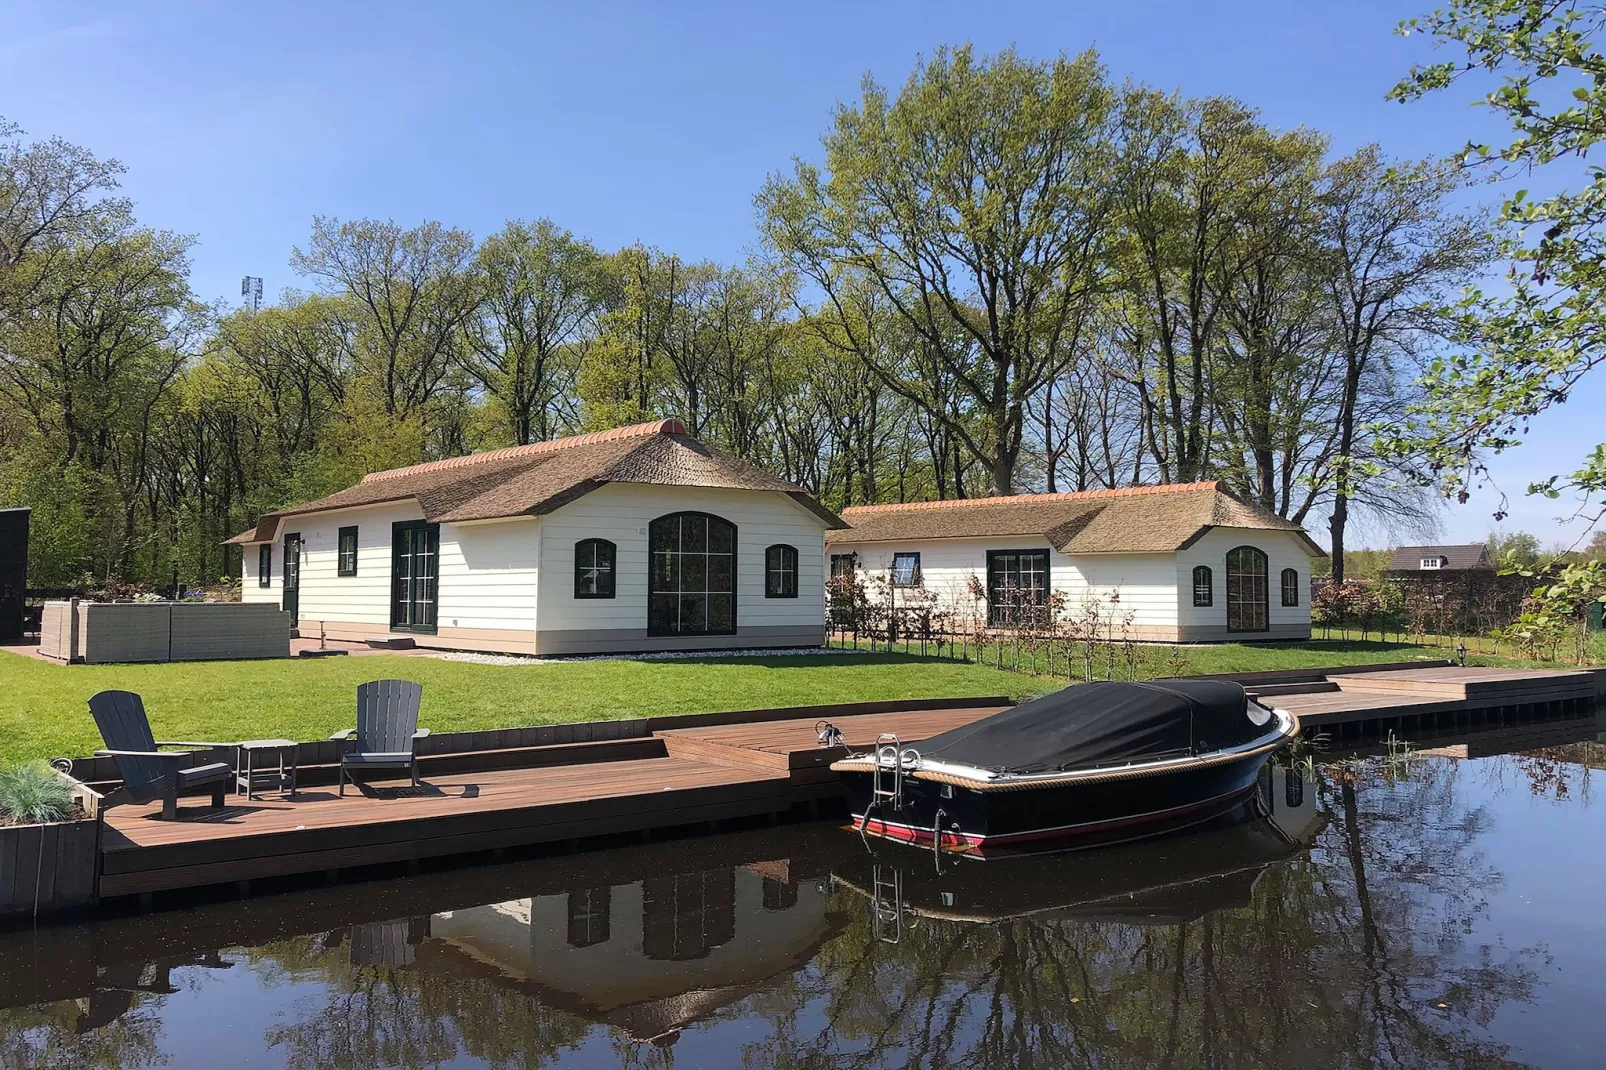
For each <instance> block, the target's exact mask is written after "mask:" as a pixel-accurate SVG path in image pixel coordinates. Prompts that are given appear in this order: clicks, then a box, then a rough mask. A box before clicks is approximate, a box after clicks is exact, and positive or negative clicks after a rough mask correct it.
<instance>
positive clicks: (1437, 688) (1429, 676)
mask: <svg viewBox="0 0 1606 1070" xmlns="http://www.w3.org/2000/svg"><path fill="white" fill-rule="evenodd" d="M1598 688H1599V684H1598V683H1597V675H1596V674H1595V673H1593V672H1586V671H1579V672H1559V671H1554V670H1544V669H1497V668H1461V667H1457V666H1435V667H1432V668H1421V669H1391V670H1388V671H1382V672H1365V673H1328V674H1326V675H1325V676H1324V678H1323V679H1320V680H1313V681H1306V682H1304V683H1284V684H1276V685H1273V686H1270V687H1267V688H1265V690H1264V691H1263V692H1261V694H1262V695H1263V701H1265V702H1268V703H1270V704H1271V705H1275V706H1281V707H1282V708H1283V709H1286V710H1289V711H1291V712H1293V713H1295V714H1298V715H1299V719H1300V723H1301V724H1303V725H1304V726H1305V727H1307V728H1318V727H1322V726H1326V725H1352V724H1362V723H1369V722H1384V721H1390V720H1404V719H1407V718H1416V719H1419V720H1418V721H1417V722H1416V723H1421V722H1420V719H1423V718H1430V717H1437V716H1442V715H1449V716H1450V717H1452V718H1454V717H1456V716H1460V715H1466V716H1470V715H1473V714H1479V713H1487V712H1489V711H1502V710H1522V709H1528V708H1533V707H1544V708H1550V707H1555V708H1557V709H1560V710H1566V709H1571V708H1573V707H1581V706H1583V705H1585V704H1592V703H1594V702H1595V701H1596V699H1597V697H1598V694H1599V691H1598ZM1250 690H1251V691H1252V692H1254V691H1256V688H1255V687H1254V686H1253V685H1250Z"/></svg>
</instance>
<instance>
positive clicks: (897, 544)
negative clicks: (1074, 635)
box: [826, 481, 1326, 642]
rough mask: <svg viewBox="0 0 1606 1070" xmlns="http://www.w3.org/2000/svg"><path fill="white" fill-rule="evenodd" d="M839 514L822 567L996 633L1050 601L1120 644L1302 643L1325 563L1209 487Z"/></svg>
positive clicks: (1293, 527) (1300, 533)
mask: <svg viewBox="0 0 1606 1070" xmlns="http://www.w3.org/2000/svg"><path fill="white" fill-rule="evenodd" d="M842 519H843V520H845V521H846V522H847V524H848V526H847V527H845V528H838V529H832V530H830V531H828V532H827V533H826V543H827V548H828V551H829V553H830V560H831V565H830V567H831V571H832V573H833V574H834V575H838V576H841V575H853V576H854V577H856V578H857V579H858V580H859V581H860V583H861V584H862V585H863V588H864V589H865V590H868V591H871V592H873V593H876V596H877V597H880V598H885V599H888V600H896V599H897V597H898V595H899V592H900V591H902V592H905V597H908V595H911V594H914V593H915V592H916V591H918V592H919V593H920V595H921V597H922V598H924V599H926V600H928V601H930V602H932V603H933V604H935V605H938V606H941V607H942V608H944V609H945V610H947V611H949V612H953V613H956V614H958V615H959V616H961V617H964V616H965V614H967V613H974V614H976V615H981V614H985V617H986V623H987V624H988V625H990V626H994V627H1001V626H1008V625H1009V624H1011V623H1012V622H1015V621H1018V620H1020V619H1022V617H1023V615H1026V614H1030V613H1031V612H1032V610H1033V607H1040V606H1043V605H1045V604H1047V603H1049V601H1050V599H1051V598H1052V597H1053V596H1055V595H1058V596H1059V597H1060V598H1061V599H1062V600H1063V603H1064V605H1063V607H1062V609H1061V614H1062V616H1068V617H1071V618H1076V617H1078V615H1079V614H1081V613H1082V612H1083V611H1084V610H1085V608H1086V607H1087V606H1088V605H1089V604H1090V603H1091V604H1094V605H1096V606H1097V607H1098V611H1099V613H1100V614H1101V619H1103V620H1105V621H1106V622H1108V624H1109V626H1110V633H1111V634H1113V635H1114V636H1115V637H1116V638H1121V637H1122V636H1126V637H1129V638H1132V639H1135V640H1144V641H1153V642H1210V641H1219V640H1226V639H1268V638H1270V639H1305V638H1309V636H1310V572H1311V560H1312V559H1313V558H1317V557H1325V556H1326V554H1325V553H1324V552H1323V550H1322V549H1321V547H1320V546H1317V545H1316V544H1315V543H1314V542H1312V541H1311V539H1310V536H1309V535H1307V534H1306V533H1305V530H1304V529H1303V528H1301V527H1300V526H1299V525H1298V524H1295V523H1293V522H1292V521H1289V520H1285V519H1284V518H1282V517H1280V516H1278V515H1276V514H1275V513H1273V512H1271V511H1270V510H1267V509H1263V508H1261V507H1260V506H1257V505H1254V504H1252V503H1249V502H1245V501H1243V500H1242V499H1240V498H1238V497H1236V496H1235V495H1233V494H1232V493H1231V492H1230V491H1228V490H1227V489H1226V487H1225V486H1224V485H1223V484H1221V483H1220V482H1216V481H1210V482H1203V483H1185V484H1168V485H1162V486H1153V487H1129V488H1122V489H1116V490H1094V491H1082V492H1073V493H1066V494H1020V495H1014V496H1011V497H997V498H966V499H959V500H950V501H938V502H919V503H909V504H904V505H872V506H859V507H854V508H850V509H844V510H843V511H842ZM978 590H979V591H980V592H981V593H982V595H983V597H982V599H980V600H978V599H976V598H975V597H974V595H975V593H976V592H977V591H978ZM882 591H884V592H885V593H884V594H882V593H880V592H882Z"/></svg>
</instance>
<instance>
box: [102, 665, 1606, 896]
mask: <svg viewBox="0 0 1606 1070" xmlns="http://www.w3.org/2000/svg"><path fill="white" fill-rule="evenodd" d="M1236 679H1238V680H1239V681H1240V682H1242V683H1243V684H1244V686H1245V687H1246V689H1248V690H1249V691H1250V692H1251V693H1252V694H1256V695H1258V696H1259V697H1260V698H1261V701H1263V702H1266V703H1268V704H1272V705H1277V706H1281V707H1283V708H1285V709H1288V710H1290V711H1292V712H1294V713H1296V714H1297V715H1298V716H1299V717H1300V719H1301V721H1302V723H1303V724H1304V725H1305V726H1306V727H1307V728H1309V729H1312V730H1317V731H1321V732H1324V733H1327V734H1329V735H1334V736H1357V735H1363V734H1367V733H1370V734H1372V735H1374V736H1375V735H1382V734H1383V733H1384V732H1386V731H1395V732H1398V733H1400V734H1402V735H1403V736H1404V737H1405V738H1425V737H1427V736H1431V735H1433V734H1434V733H1435V731H1443V730H1445V729H1452V730H1453V729H1457V728H1463V729H1464V728H1471V727H1482V726H1489V727H1496V726H1504V725H1516V724H1526V723H1532V722H1537V721H1545V720H1552V719H1563V718H1576V717H1580V716H1584V715H1586V714H1587V715H1589V716H1593V711H1594V710H1595V708H1596V703H1597V700H1598V697H1599V691H1600V683H1599V681H1601V680H1602V679H1606V677H1602V676H1599V675H1597V674H1596V673H1593V672H1539V671H1534V670H1507V669H1468V668H1458V667H1455V666H1452V665H1450V664H1448V663H1441V664H1429V665H1426V666H1423V665H1403V666H1402V665H1395V666H1361V667H1355V666H1350V667H1346V668H1344V669H1332V670H1320V669H1318V670H1285V671H1280V672H1274V673H1255V674H1245V675H1242V676H1239V677H1236ZM1002 701H1003V700H1001V699H986V700H946V701H930V700H928V701H923V702H910V703H908V704H907V705H908V707H909V708H900V707H899V706H898V704H896V703H878V704H873V705H866V704H861V705H859V706H842V707H821V708H816V709H806V710H805V709H796V710H784V711H749V712H748V713H746V714H740V715H738V714H710V715H703V716H688V717H677V718H671V719H662V720H660V721H657V722H641V723H640V725H641V727H640V730H639V731H637V730H635V729H632V730H631V731H630V733H629V734H626V732H625V731H624V730H623V729H620V728H619V726H618V725H614V726H611V727H610V728H609V729H608V730H607V731H604V730H603V728H602V726H600V725H599V726H584V725H576V726H566V727H564V728H563V730H562V734H561V735H558V734H555V732H554V730H553V729H552V728H550V727H548V728H544V729H540V730H539V732H540V733H541V734H540V735H532V733H535V732H537V731H538V730H535V729H508V730H504V731H498V732H492V733H478V734H475V735H477V736H484V737H485V738H484V739H483V740H476V741H475V742H478V743H480V744H481V745H480V746H478V747H474V746H465V747H464V749H463V750H461V751H458V752H455V753H450V752H449V753H441V752H439V751H437V752H436V753H432V754H429V755H427V756H426V757H425V758H424V760H423V761H422V762H421V765H422V772H423V778H424V784H423V785H422V786H420V787H416V788H415V787H411V786H409V785H407V784H405V783H402V782H378V783H376V784H372V785H368V786H365V787H362V788H360V789H348V793H347V795H346V797H344V798H341V797H338V796H337V794H336V791H335V789H334V787H333V786H331V785H330V780H331V779H332V767H329V766H324V765H319V764H316V762H315V763H314V764H312V765H311V766H305V765H304V768H303V772H304V774H305V776H304V778H303V781H302V785H303V786H302V790H301V791H300V792H299V793H298V794H297V796H296V797H295V798H294V799H281V798H279V797H278V796H277V794H269V795H268V796H266V797H262V798H258V799H256V800H253V801H246V800H244V799H240V798H238V797H236V798H235V799H234V801H233V803H232V805H229V806H226V807H223V808H222V809H217V810H214V809H212V808H211V807H210V806H208V805H205V802H204V801H203V800H202V799H199V798H196V799H185V800H182V803H181V806H180V820H178V821H163V820H160V819H159V817H158V816H157V815H158V811H159V807H158V806H156V805H149V806H121V807H114V808H112V809H110V810H108V811H107V812H106V814H105V817H104V821H105V825H104V830H103V835H102V847H101V865H100V871H99V874H98V890H99V894H100V896H101V897H103V898H106V897H118V896H128V895H144V894H148V893H156V892H167V891H172V890H175V889H183V888H194V887H201V886H206V885H217V884H226V883H232V882H240V883H241V884H242V886H246V885H248V884H249V882H251V881H256V880H260V879H264V878H276V877H282V876H287V875H294V874H310V873H331V872H335V871H342V870H352V869H356V868H360V867H364V866H371V865H379V864H393V863H411V862H416V861H417V860H420V859H426V858H438V857H442V856H448V855H468V854H475V853H478V852H487V853H489V854H490V855H491V856H492V857H495V856H496V853H497V852H500V851H502V850H504V849H511V848H520V847H526V846H531V845H538V844H548V843H562V842H566V841H582V840H587V839H592V838H595V837H601V836H610V835H617V834H622V833H635V834H647V833H650V832H651V831H652V830H655V829H666V828H672V827H687V826H702V827H711V826H712V825H713V823H716V822H720V821H725V820H727V819H753V818H759V819H762V818H764V817H766V816H775V815H780V814H784V813H787V812H789V811H791V810H792V809H793V808H795V807H798V806H808V807H812V806H816V805H818V804H820V803H824V802H834V801H837V800H839V799H840V798H841V797H842V788H841V784H840V781H839V779H838V778H837V777H836V775H835V774H833V773H832V772H831V771H830V768H829V766H830V764H831V762H833V761H835V760H836V759H837V758H839V757H841V756H843V755H844V754H845V753H846V752H847V751H848V750H850V749H864V748H867V747H869V746H870V745H872V744H873V743H874V741H875V739H876V737H877V736H878V735H880V734H882V733H893V734H895V735H897V736H898V737H899V740H900V741H901V742H903V743H912V744H917V743H918V742H919V741H921V740H923V739H927V738H929V737H931V736H933V735H936V734H938V733H940V732H945V731H948V730H949V729H952V728H957V727H960V726H962V725H965V724H969V723H972V722H974V721H976V720H979V719H981V718H983V717H987V716H990V715H992V714H994V713H996V712H998V711H999V710H1000V709H1003V708H1005V707H1004V706H1002V705H1001V704H1000V703H1001V702H1002ZM821 719H828V720H830V721H831V722H832V723H833V724H835V725H836V726H837V727H838V728H840V729H841V730H842V731H843V733H844V736H845V744H846V745H845V746H844V747H830V748H826V747H821V746H819V744H818V741H817V739H816V725H817V722H818V721H819V720H821ZM531 738H536V739H543V740H552V739H555V740H557V742H548V743H542V744H540V745H535V746H524V745H520V743H521V742H523V741H526V740H529V739H531ZM305 746H307V747H308V748H315V747H322V746H324V744H307V745H305ZM435 746H436V747H437V748H439V747H440V746H441V744H440V743H439V742H437V743H436V744H435ZM311 753H312V754H313V755H315V756H316V755H321V754H322V752H321V751H312V752H311Z"/></svg>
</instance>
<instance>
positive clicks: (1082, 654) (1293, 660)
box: [859, 639, 1570, 680]
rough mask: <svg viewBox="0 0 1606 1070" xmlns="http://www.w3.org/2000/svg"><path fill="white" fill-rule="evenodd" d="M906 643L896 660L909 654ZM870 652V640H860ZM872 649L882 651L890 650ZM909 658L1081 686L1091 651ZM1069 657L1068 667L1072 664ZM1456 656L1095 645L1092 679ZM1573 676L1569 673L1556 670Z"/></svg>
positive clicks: (1415, 646)
mask: <svg viewBox="0 0 1606 1070" xmlns="http://www.w3.org/2000/svg"><path fill="white" fill-rule="evenodd" d="M904 645H905V644H904V642H903V640H899V641H898V642H897V643H896V644H895V645H894V652H896V653H903V652H904ZM859 647H860V649H865V650H868V649H870V648H871V644H870V642H869V641H868V640H860V642H859ZM875 649H877V650H884V649H885V644H876V646H875ZM908 653H910V654H912V655H921V654H924V655H926V656H927V657H928V658H930V659H932V660H941V661H949V660H960V661H962V662H969V663H973V664H977V665H985V666H989V667H993V668H1002V669H1004V670H1006V671H1018V672H1020V673H1022V674H1026V675H1030V676H1032V677H1034V678H1041V677H1045V676H1051V677H1057V678H1059V679H1061V680H1065V679H1072V678H1075V679H1081V678H1083V677H1084V676H1086V675H1087V669H1088V664H1089V662H1088V655H1089V651H1088V649H1087V647H1086V645H1085V644H1083V643H1072V644H1070V645H1069V648H1067V645H1066V644H1065V643H1064V642H1063V641H1058V640H1056V641H1055V642H1054V643H1053V644H1052V646H1051V647H1050V646H1049V645H1046V644H1042V643H1038V644H1035V645H1034V644H1032V643H1029V642H1020V643H1016V642H1010V641H1006V642H1002V643H988V644H985V645H983V646H981V647H980V648H978V647H975V646H972V645H969V644H965V645H962V646H953V647H950V646H948V645H946V644H944V645H943V646H942V647H941V648H940V650H939V648H938V646H937V644H935V643H928V644H927V645H926V646H925V647H924V649H922V647H921V644H920V641H919V640H918V639H916V640H913V641H911V642H910V643H909V650H908ZM1067 654H1069V660H1067ZM1454 658H1455V651H1454V650H1453V649H1447V648H1445V647H1441V646H1435V645H1431V644H1421V643H1394V642H1378V641H1375V640H1374V641H1363V640H1359V639H1326V640H1323V639H1312V640H1307V641H1304V642H1264V643H1201V644H1198V645H1193V646H1165V645H1158V644H1156V645H1152V646H1151V645H1144V644H1138V643H1132V644H1121V643H1109V644H1104V643H1097V644H1094V648H1093V650H1092V651H1091V659H1092V660H1091V665H1092V670H1093V672H1092V675H1093V676H1094V677H1096V678H1098V679H1105V678H1107V677H1108V678H1113V679H1118V680H1124V679H1150V678H1153V677H1157V676H1195V675H1203V674H1209V673H1234V672H1261V671H1265V670H1272V669H1314V668H1324V667H1326V666H1329V665H1364V664H1372V663H1380V662H1387V663H1395V662H1409V661H1429V660H1432V661H1443V660H1445V659H1451V660H1453V659H1454ZM1467 664H1469V665H1525V666H1527V665H1540V664H1542V663H1540V662H1533V661H1518V660H1514V659H1512V658H1504V657H1494V656H1489V655H1477V656H1472V655H1469V656H1468V658H1467ZM1556 667H1558V668H1568V667H1570V666H1564V665H1563V666H1556Z"/></svg>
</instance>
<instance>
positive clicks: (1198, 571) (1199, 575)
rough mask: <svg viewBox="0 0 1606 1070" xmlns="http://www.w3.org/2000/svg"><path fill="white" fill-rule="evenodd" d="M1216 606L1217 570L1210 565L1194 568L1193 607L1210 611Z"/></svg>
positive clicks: (1195, 566)
mask: <svg viewBox="0 0 1606 1070" xmlns="http://www.w3.org/2000/svg"><path fill="white" fill-rule="evenodd" d="M1215 604H1216V570H1215V569H1213V568H1211V567H1210V566H1209V565H1194V566H1193V607H1194V608H1195V609H1208V608H1210V607H1211V606H1213V605H1215Z"/></svg>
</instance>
